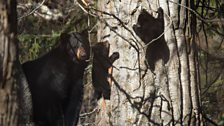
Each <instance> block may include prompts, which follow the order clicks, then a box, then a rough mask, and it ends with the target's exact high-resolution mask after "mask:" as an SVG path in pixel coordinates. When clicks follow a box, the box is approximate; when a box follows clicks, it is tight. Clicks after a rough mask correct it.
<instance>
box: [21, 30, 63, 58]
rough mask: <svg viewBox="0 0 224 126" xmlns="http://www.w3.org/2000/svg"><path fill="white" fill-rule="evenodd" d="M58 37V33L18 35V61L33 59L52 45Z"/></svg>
mask: <svg viewBox="0 0 224 126" xmlns="http://www.w3.org/2000/svg"><path fill="white" fill-rule="evenodd" d="M58 37H59V33H52V34H50V35H33V34H21V35H19V36H18V39H19V41H20V42H19V51H20V55H19V58H20V61H21V62H24V61H27V60H33V59H36V58H38V57H39V56H41V55H43V54H45V53H46V52H48V51H49V50H51V49H52V48H53V47H54V45H55V44H56V42H57V39H58Z"/></svg>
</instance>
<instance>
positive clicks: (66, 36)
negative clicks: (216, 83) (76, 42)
mask: <svg viewBox="0 0 224 126" xmlns="http://www.w3.org/2000/svg"><path fill="white" fill-rule="evenodd" d="M69 38H70V35H69V34H68V33H61V35H60V42H61V43H62V44H63V43H67V42H68V41H69Z"/></svg>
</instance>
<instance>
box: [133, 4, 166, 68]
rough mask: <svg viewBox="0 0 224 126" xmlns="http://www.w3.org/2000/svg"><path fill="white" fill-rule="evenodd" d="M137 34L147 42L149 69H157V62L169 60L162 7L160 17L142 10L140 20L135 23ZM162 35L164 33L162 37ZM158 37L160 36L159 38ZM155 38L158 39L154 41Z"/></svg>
mask: <svg viewBox="0 0 224 126" xmlns="http://www.w3.org/2000/svg"><path fill="white" fill-rule="evenodd" d="M133 30H134V31H135V33H136V35H138V36H139V38H141V40H142V41H143V42H144V43H145V44H146V46H147V49H146V59H147V63H148V65H149V69H150V70H152V71H154V70H155V63H156V62H157V61H158V60H160V59H162V60H163V62H164V63H167V62H168V60H169V48H168V46H167V44H166V42H165V40H164V35H162V34H163V32H164V19H163V10H162V8H159V9H158V17H157V18H154V17H153V16H152V15H150V14H149V13H148V12H147V11H146V10H142V12H141V14H140V15H139V17H138V21H137V23H136V24H135V25H133ZM160 35H162V36H161V37H160ZM157 37H159V38H158V39H157ZM153 39H157V40H155V41H152V40H153Z"/></svg>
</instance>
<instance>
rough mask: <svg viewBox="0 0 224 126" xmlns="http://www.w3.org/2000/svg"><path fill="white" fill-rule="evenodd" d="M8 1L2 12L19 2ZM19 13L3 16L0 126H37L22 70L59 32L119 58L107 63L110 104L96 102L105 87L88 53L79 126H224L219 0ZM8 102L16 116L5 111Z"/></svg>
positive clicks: (59, 1) (147, 0)
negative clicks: (97, 82)
mask: <svg viewBox="0 0 224 126" xmlns="http://www.w3.org/2000/svg"><path fill="white" fill-rule="evenodd" d="M6 1H7V2H0V8H7V9H9V8H10V7H11V8H13V7H14V6H15V4H13V3H14V2H12V1H14V0H6ZM6 4H7V7H5V6H6ZM10 4H11V5H10ZM14 8H15V7H14ZM158 8H162V12H160V9H158ZM7 9H6V10H7ZM15 9H16V11H12V10H13V9H12V10H10V9H9V10H8V11H9V12H10V13H9V12H8V13H5V12H4V11H2V10H0V15H1V16H0V17H1V19H0V23H1V27H0V41H1V42H0V53H1V55H0V69H1V72H0V76H1V77H0V86H1V89H0V114H1V115H0V118H1V120H0V126H6V125H8V126H16V125H25V124H26V125H32V119H31V117H32V110H31V109H32V108H30V104H31V99H30V96H29V95H30V94H29V91H28V90H26V89H25V88H26V87H27V85H25V84H26V83H27V82H26V79H25V76H24V75H23V73H22V69H21V65H20V64H22V63H24V62H27V61H30V60H34V59H38V58H39V57H41V56H43V55H45V54H46V53H48V52H49V51H50V50H52V49H54V48H55V45H57V44H58V43H57V42H58V41H59V37H60V35H61V33H64V32H81V31H83V30H87V31H88V34H89V37H88V40H89V42H90V46H94V45H96V44H97V43H99V42H105V41H107V42H109V44H110V47H109V51H108V52H109V54H110V55H111V54H113V53H114V52H119V55H120V57H119V59H117V60H116V61H113V62H114V63H113V64H112V65H111V64H110V65H111V66H112V67H113V73H112V77H111V78H110V79H111V80H108V81H111V82H109V83H110V84H112V85H110V86H111V90H110V99H106V100H105V99H102V98H98V97H97V96H96V95H95V92H96V90H97V88H101V87H97V88H96V87H94V86H93V84H92V83H93V80H92V76H93V74H92V71H91V70H92V68H93V67H94V65H93V62H94V55H92V53H93V51H94V48H92V49H91V53H90V55H91V57H90V63H89V65H88V67H87V68H86V70H85V74H84V82H83V85H84V97H83V102H82V108H81V112H80V115H79V123H78V126H109V125H110V126H129V125H133V126H147V125H151V126H154V125H155V126H157V125H158V126H160V125H192V126H199V125H200V126H201V125H205V126H213V125H219V126H224V107H223V104H224V92H223V90H224V2H223V1H222V0H179V1H178V0H136V1H132V0H127V1H126V0H125V1H124V0H123V1H121V0H114V1H111V0H105V1H104V0H94V1H91V0H77V1H76V0H17V5H16V8H15ZM143 10H144V11H146V12H145V13H146V14H143ZM16 12H17V14H16ZM160 13H162V14H160ZM148 14H150V15H153V17H154V18H153V17H150V16H148ZM7 15H8V17H7ZM141 15H142V19H140V16H141ZM145 15H146V16H145ZM4 16H6V17H7V18H8V20H9V23H8V24H7V25H3V24H5V23H3V22H4V21H6V20H4ZM10 16H11V17H10ZM9 17H10V18H9ZM13 17H14V18H13ZM15 17H17V18H16V19H15ZM149 17H150V18H149ZM12 20H16V21H12ZM10 21H11V22H10ZM160 22H161V23H160ZM15 24H17V25H15ZM143 24H144V25H143ZM139 25H141V26H142V27H143V29H138V28H140V26H139ZM3 26H4V27H3ZM5 26H9V29H10V28H11V29H15V30H11V29H10V30H8V31H7V30H5V29H6V28H5ZM142 27H141V28H142ZM158 29H159V30H160V31H159V30H158ZM4 31H7V32H4ZM9 33H14V35H13V36H12V35H11V36H10V35H9V38H10V39H7V40H9V42H10V41H13V43H15V45H14V46H15V47H14V46H13V45H10V46H11V47H12V48H11V50H13V49H14V48H17V49H18V52H14V54H10V56H11V60H8V61H9V63H11V62H10V61H12V63H14V64H16V65H15V66H16V67H15V66H14V67H12V69H15V71H14V72H12V75H11V76H12V77H14V79H12V80H13V81H12V80H10V79H4V78H7V77H8V76H7V77H6V75H5V74H4V73H5V71H8V70H11V69H9V68H8V66H7V67H5V64H4V63H5V62H3V59H4V54H5V53H3V52H4V49H6V46H5V45H6V44H3V43H2V41H5V40H6V39H4V38H3V37H2V36H4V35H6V34H9ZM10 46H9V47H10ZM9 50H10V49H9ZM92 50H93V51H92ZM96 50H97V51H98V50H101V49H96ZM166 50H167V51H166ZM9 52H10V51H9ZM11 52H13V51H11ZM99 53H101V52H99ZM164 53H165V54H164ZM10 56H9V57H10ZM13 56H14V57H18V59H16V58H12V57H13ZM96 56H97V54H96ZM106 57H108V54H107V56H106ZM156 58H158V59H156ZM153 60H155V62H153V63H152V61H153ZM4 61H5V60H4ZM151 66H154V68H153V69H152V67H151ZM9 67H10V65H9ZM8 73H10V72H6V74H8ZM18 78H19V79H18ZM173 78H174V79H173ZM101 81H104V80H101ZM5 85H10V86H9V88H7V87H8V86H5ZM21 85H22V86H21ZM24 85H25V86H24ZM16 89H17V91H16ZM18 90H19V91H18ZM5 92H7V93H5ZM15 92H19V93H15ZM9 94H11V95H9ZM24 94H25V95H26V96H23V95H24ZM21 98H22V100H21ZM9 102H12V105H11V108H12V109H10V111H7V110H8V108H9V107H6V105H8V103H9ZM5 103H7V104H5ZM26 104H28V105H26ZM18 106H19V107H18ZM21 106H22V107H21ZM5 108H7V110H5ZM6 113H10V114H11V115H10V114H9V115H10V116H12V117H9V115H8V116H6V117H5V116H4V114H6ZM6 115H7V114H6ZM17 119H18V120H19V121H18V120H17ZM10 120H11V121H10ZM9 122H10V123H9Z"/></svg>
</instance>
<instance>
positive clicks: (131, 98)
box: [98, 0, 203, 126]
mask: <svg viewBox="0 0 224 126" xmlns="http://www.w3.org/2000/svg"><path fill="white" fill-rule="evenodd" d="M188 2H189V3H188ZM98 3H99V5H98V9H99V10H101V11H103V12H99V13H98V14H99V16H100V22H99V25H98V26H99V27H98V28H99V30H98V39H99V41H109V42H110V44H111V52H113V51H118V52H119V53H120V59H119V60H118V61H116V62H115V64H114V66H115V67H116V68H118V69H115V70H114V73H113V77H114V80H113V85H112V91H111V100H110V106H109V110H108V112H107V118H109V121H106V122H105V124H107V125H116V126H125V125H136V126H140V125H158V126H159V125H177V126H178V125H203V123H202V119H201V111H200V108H201V101H200V88H199V80H198V79H199V78H198V76H199V75H198V73H197V68H198V66H197V65H198V64H197V61H196V58H195V57H196V48H195V47H194V43H195V39H194V35H195V32H194V30H192V29H193V27H194V28H195V27H196V22H194V23H192V22H191V21H195V20H196V19H195V16H194V14H193V13H192V12H191V11H189V9H188V8H192V9H193V10H194V8H193V6H192V3H193V1H191V0H190V1H185V0H182V1H181V3H180V1H178V0H173V1H165V0H158V1H155V0H154V1H149V2H145V1H144V2H141V1H139V2H136V1H131V0H126V1H119V0H114V1H109V2H108V1H98ZM141 7H142V8H146V9H148V7H149V8H150V12H151V13H153V15H155V14H156V13H154V12H155V11H156V10H157V8H158V7H162V9H163V11H164V27H165V28H164V37H165V41H166V44H167V46H168V48H169V53H170V55H169V61H168V63H166V64H164V63H163V61H161V60H158V61H157V62H156V63H155V71H154V73H153V74H152V73H151V72H150V71H149V70H148V71H147V72H146V73H145V71H146V65H145V63H144V61H145V58H144V57H145V53H146V52H145V50H144V48H142V45H144V43H142V42H141V40H139V38H138V37H137V36H136V35H135V34H133V31H132V29H131V26H133V24H134V23H136V22H137V21H136V19H137V16H138V15H139V12H140V11H141V9H140V8H141ZM151 25H152V26H153V25H155V24H151ZM146 34H148V36H150V35H151V34H152V33H146ZM155 42H156V41H155ZM189 45H190V46H189ZM189 50H191V52H190V53H189ZM144 70H145V71H144ZM143 75H145V76H144V77H143ZM104 117H105V115H104Z"/></svg>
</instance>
